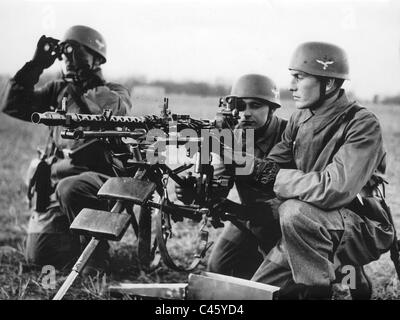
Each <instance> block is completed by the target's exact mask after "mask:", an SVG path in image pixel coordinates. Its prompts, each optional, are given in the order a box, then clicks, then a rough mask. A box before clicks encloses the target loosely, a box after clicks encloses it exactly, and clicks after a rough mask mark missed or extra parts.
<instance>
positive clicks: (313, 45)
mask: <svg viewBox="0 0 400 320" xmlns="http://www.w3.org/2000/svg"><path fill="white" fill-rule="evenodd" d="M289 70H298V71H303V72H305V73H308V74H311V75H314V76H321V77H328V78H337V79H343V80H348V79H349V63H348V59H347V54H346V52H345V51H344V50H343V49H342V48H340V47H338V46H336V45H334V44H331V43H325V42H305V43H302V44H301V45H299V46H298V47H297V49H296V50H295V52H294V54H293V56H292V61H291V62H290V65H289Z"/></svg>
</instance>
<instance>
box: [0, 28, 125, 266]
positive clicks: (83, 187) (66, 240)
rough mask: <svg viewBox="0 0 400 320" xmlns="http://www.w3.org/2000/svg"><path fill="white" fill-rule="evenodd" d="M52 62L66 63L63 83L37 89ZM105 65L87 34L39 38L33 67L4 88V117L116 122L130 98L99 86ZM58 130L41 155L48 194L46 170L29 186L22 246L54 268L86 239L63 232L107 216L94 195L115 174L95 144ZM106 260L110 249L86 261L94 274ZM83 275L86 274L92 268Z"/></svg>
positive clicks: (118, 88) (115, 87)
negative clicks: (56, 115) (60, 113)
mask: <svg viewBox="0 0 400 320" xmlns="http://www.w3.org/2000/svg"><path fill="white" fill-rule="evenodd" d="M57 57H60V58H61V57H62V59H63V62H64V63H65V69H66V71H65V72H64V74H63V79H60V80H54V81H50V82H48V83H46V84H45V85H44V86H43V87H42V88H40V89H35V84H36V83H37V82H38V80H39V77H40V75H41V74H42V72H43V70H44V69H46V68H49V67H50V66H51V65H52V64H53V63H54V61H55V59H56V58H57ZM105 62H106V43H105V40H104V38H103V36H102V35H101V34H100V33H99V32H98V31H96V30H94V29H92V28H90V27H87V26H79V25H78V26H73V27H71V28H69V29H68V30H67V32H66V33H65V36H64V38H63V39H62V40H61V42H59V41H58V40H56V39H54V38H50V37H46V36H42V37H41V38H40V39H39V41H38V44H37V48H36V51H35V54H34V56H33V59H32V60H31V61H29V62H27V63H26V64H25V65H24V66H23V67H22V69H21V70H19V71H18V72H17V73H16V75H15V76H14V77H13V78H12V79H11V80H10V90H9V92H8V96H7V100H6V104H5V107H4V110H3V111H4V112H5V113H6V114H8V115H10V116H13V117H16V118H18V119H22V120H24V121H30V120H31V115H32V113H33V112H45V111H50V110H54V109H55V108H61V107H63V108H64V109H65V110H66V111H67V112H76V113H87V114H97V113H102V111H103V110H104V109H106V108H107V109H111V110H112V112H113V114H114V115H126V113H127V112H129V111H130V109H131V102H130V96H129V92H128V90H127V89H126V88H124V87H123V86H122V85H119V84H116V83H111V82H106V81H105V80H104V78H103V75H102V71H101V65H102V64H103V63H105ZM61 129H62V128H58V127H57V128H55V129H53V130H52V131H51V135H50V137H49V140H51V143H50V144H49V146H47V148H46V152H45V155H44V157H47V162H51V169H49V180H48V184H49V186H48V188H42V187H41V186H43V185H44V186H45V185H46V183H47V182H46V181H42V180H45V175H46V174H45V173H46V169H44V170H42V169H41V170H42V171H40V172H38V170H39V167H40V166H41V168H43V167H44V168H45V167H46V165H44V164H43V163H44V162H41V164H40V165H39V166H38V167H37V169H36V170H37V171H36V172H37V174H36V175H35V174H34V175H33V177H34V179H33V180H32V181H31V184H30V189H32V187H35V188H36V191H37V192H36V193H37V195H36V198H37V201H36V208H35V210H33V212H32V214H31V218H30V221H29V227H28V237H27V245H26V257H27V260H28V261H30V262H32V263H34V264H38V265H46V264H48V265H54V266H55V267H57V268H63V267H66V266H67V265H68V264H69V263H70V262H73V260H74V258H75V257H77V255H78V254H79V252H80V250H81V246H82V245H84V243H86V242H87V239H81V240H80V239H79V237H77V236H73V235H71V234H70V233H69V225H70V223H71V222H72V221H73V219H74V218H75V216H76V215H77V214H78V213H79V212H80V210H81V209H82V208H84V207H87V208H93V209H105V204H104V203H102V202H100V201H99V200H98V199H97V197H96V194H97V191H98V189H99V188H100V186H101V185H102V184H103V183H104V181H105V180H106V179H107V178H108V176H109V175H111V174H113V171H112V169H111V165H110V164H109V162H108V161H107V157H106V151H105V149H104V147H103V146H102V145H101V144H99V143H86V142H81V141H71V140H64V139H62V138H60V130H61ZM50 159H51V160H50ZM42 164H43V165H42ZM49 168H50V167H49ZM50 175H51V183H50ZM46 189H47V190H46ZM43 190H44V191H43ZM30 191H31V190H30ZM42 191H43V192H42ZM81 242H82V243H81ZM107 252H108V244H107V243H106V242H105V243H102V245H100V246H99V248H98V250H97V255H96V254H95V257H94V259H93V260H92V261H91V263H92V266H96V265H97V266H98V267H99V268H100V269H101V268H102V267H104V266H105V261H106V258H107ZM86 270H89V271H90V263H89V266H88V268H87V269H86Z"/></svg>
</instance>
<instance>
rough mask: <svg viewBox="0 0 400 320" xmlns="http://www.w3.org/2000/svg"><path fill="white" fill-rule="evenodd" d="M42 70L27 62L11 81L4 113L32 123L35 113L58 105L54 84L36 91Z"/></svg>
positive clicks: (51, 83)
mask: <svg viewBox="0 0 400 320" xmlns="http://www.w3.org/2000/svg"><path fill="white" fill-rule="evenodd" d="M41 73H42V70H41V69H40V68H38V67H37V66H35V65H34V64H33V63H32V62H27V63H26V64H25V65H24V66H23V67H22V69H21V70H19V71H18V72H17V73H16V75H15V76H14V77H13V78H11V79H10V81H9V83H8V87H7V90H6V98H5V103H4V106H3V112H4V113H6V114H8V115H10V116H12V117H15V118H18V119H21V120H24V121H31V115H32V113H34V112H45V111H49V109H50V106H52V105H55V104H56V103H57V101H56V97H54V82H53V81H52V82H49V83H47V84H46V85H45V86H44V87H42V88H40V89H35V88H34V86H35V84H36V83H37V81H38V79H39V76H40V74H41Z"/></svg>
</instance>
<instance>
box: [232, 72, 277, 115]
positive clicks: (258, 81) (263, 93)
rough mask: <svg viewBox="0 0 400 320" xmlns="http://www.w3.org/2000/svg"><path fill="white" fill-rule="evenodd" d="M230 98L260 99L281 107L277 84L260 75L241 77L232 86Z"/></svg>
mask: <svg viewBox="0 0 400 320" xmlns="http://www.w3.org/2000/svg"><path fill="white" fill-rule="evenodd" d="M230 96H234V97H239V98H259V99H263V100H266V101H268V102H270V103H271V104H273V105H274V107H275V108H280V107H281V102H280V99H279V89H278V87H277V86H276V84H275V82H274V81H273V80H272V79H270V78H268V77H266V76H263V75H260V74H246V75H243V76H241V77H240V78H239V79H237V80H236V82H235V83H234V84H233V86H232V90H231V94H230Z"/></svg>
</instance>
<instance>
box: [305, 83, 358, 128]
mask: <svg viewBox="0 0 400 320" xmlns="http://www.w3.org/2000/svg"><path fill="white" fill-rule="evenodd" d="M351 104H352V102H350V101H349V99H348V97H347V95H346V92H345V91H344V89H340V91H339V96H338V98H337V99H336V100H335V101H334V102H333V103H331V104H328V105H326V106H322V107H319V108H316V109H313V110H311V109H305V110H304V112H303V113H302V115H301V117H300V120H299V122H300V123H303V122H306V121H308V120H309V119H311V118H314V119H315V121H317V122H319V121H320V122H321V125H319V126H318V128H317V129H316V131H318V130H319V128H321V127H323V126H326V125H327V124H328V123H329V122H331V121H333V120H335V119H336V118H337V116H339V115H341V114H342V113H343V112H344V111H346V110H347V108H348V107H349V106H350V105H351ZM318 120H319V121H318Z"/></svg>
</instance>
